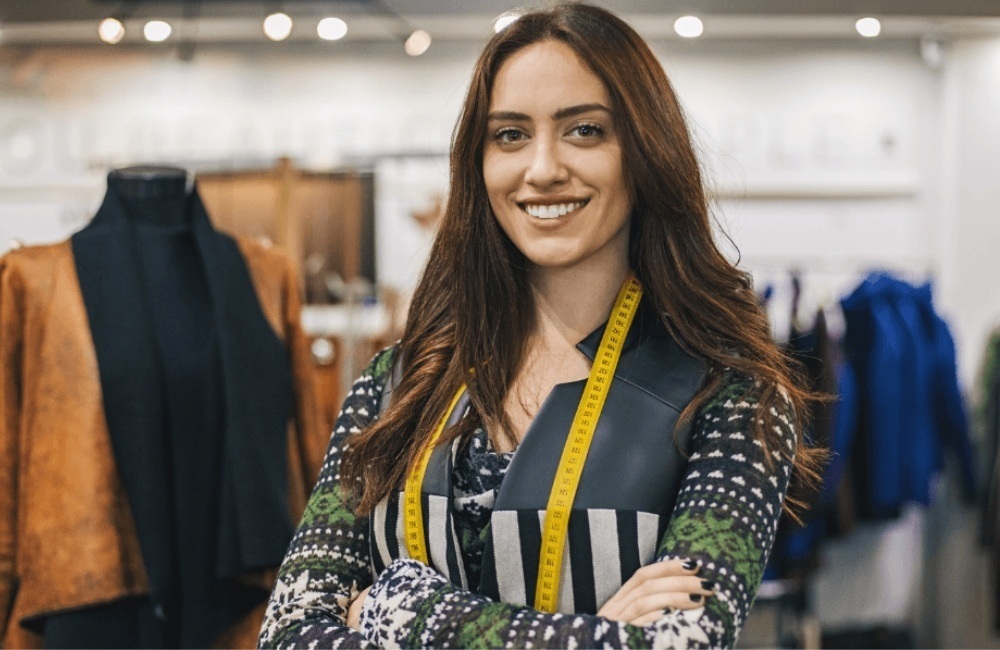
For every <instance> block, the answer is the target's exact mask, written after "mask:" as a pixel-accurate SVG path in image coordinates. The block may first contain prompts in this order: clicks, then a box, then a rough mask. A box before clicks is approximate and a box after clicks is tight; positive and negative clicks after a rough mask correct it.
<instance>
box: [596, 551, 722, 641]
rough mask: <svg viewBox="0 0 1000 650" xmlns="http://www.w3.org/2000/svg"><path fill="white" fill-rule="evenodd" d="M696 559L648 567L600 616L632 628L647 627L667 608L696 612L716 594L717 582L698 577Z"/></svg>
mask: <svg viewBox="0 0 1000 650" xmlns="http://www.w3.org/2000/svg"><path fill="white" fill-rule="evenodd" d="M700 569H701V564H699V563H697V562H695V561H694V560H666V561H663V562H653V563H652V564H648V565H646V566H644V567H642V568H641V569H639V570H638V571H636V572H635V574H633V575H632V577H631V578H629V579H628V581H627V582H626V583H625V584H623V585H622V586H621V589H619V590H618V593H616V594H615V595H614V596H612V597H611V599H610V600H608V602H606V603H604V607H601V609H600V611H599V612H597V615H598V616H603V617H605V618H609V619H611V620H613V621H620V622H622V623H629V624H631V625H648V624H649V623H652V622H653V621H655V620H657V619H658V618H660V617H661V616H663V612H664V610H668V609H695V608H697V607H701V606H703V605H704V604H705V599H706V598H710V597H711V596H712V595H714V593H715V591H714V590H715V583H713V582H712V581H710V580H702V579H701V578H699V577H698V571H699V570H700Z"/></svg>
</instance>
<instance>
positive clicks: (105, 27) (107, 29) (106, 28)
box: [97, 18, 125, 45]
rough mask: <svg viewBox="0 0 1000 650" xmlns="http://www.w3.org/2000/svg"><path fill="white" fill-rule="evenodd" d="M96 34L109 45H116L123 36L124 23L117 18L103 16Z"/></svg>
mask: <svg viewBox="0 0 1000 650" xmlns="http://www.w3.org/2000/svg"><path fill="white" fill-rule="evenodd" d="M97 35H98V36H100V37H101V40H102V41H104V42H105V43H108V44H109V45H118V44H119V43H121V42H122V39H123V38H125V25H122V21H120V20H118V19H117V18H105V19H104V20H102V21H101V24H100V25H98V26H97Z"/></svg>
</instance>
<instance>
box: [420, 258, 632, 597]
mask: <svg viewBox="0 0 1000 650" xmlns="http://www.w3.org/2000/svg"><path fill="white" fill-rule="evenodd" d="M641 298H642V285H641V284H639V281H638V280H636V279H635V276H633V275H631V274H629V277H628V278H627V279H626V280H625V284H623V285H622V288H621V290H620V291H619V292H618V298H617V300H616V301H615V306H614V309H613V310H612V311H611V318H610V319H609V320H608V324H607V326H605V328H604V335H603V336H602V337H601V345H600V347H599V348H598V350H597V355H596V357H595V359H594V364H593V366H592V367H591V369H590V377H588V379H587V385H586V386H585V387H584V389H583V397H582V398H581V399H580V403H579V405H578V406H577V408H576V415H575V416H574V417H573V425H572V426H571V427H570V435H569V437H568V438H567V440H566V445H565V446H564V447H563V452H562V456H561V457H560V459H559V467H558V469H557V470H556V479H555V481H554V482H553V483H552V492H551V493H550V494H549V502H548V507H547V510H546V516H545V527H544V530H543V531H542V549H541V554H540V555H539V557H538V582H537V584H536V587H535V609H538V610H541V611H544V612H555V611H556V607H557V606H558V604H559V579H560V576H561V575H562V558H563V549H564V548H565V546H566V534H567V532H568V530H569V516H570V510H571V508H572V507H573V499H574V498H575V497H576V491H577V488H578V487H579V485H580V476H581V475H582V474H583V466H584V463H586V460H587V452H588V451H589V450H590V442H591V440H593V437H594V431H595V430H596V428H597V421H598V420H599V419H600V417H601V411H602V410H603V409H604V402H605V400H606V399H607V396H608V390H609V388H610V387H611V380H612V379H613V378H614V376H615V368H616V367H617V366H618V359H619V358H621V352H622V346H623V345H624V343H625V336H626V335H627V334H628V330H629V328H630V327H631V326H632V320H633V318H634V317H635V313H636V310H637V308H638V306H639V300H640V299H641ZM464 392H465V385H464V384H463V385H462V387H461V388H459V389H458V392H457V393H455V397H453V398H452V400H451V405H450V406H449V407H448V410H447V411H446V412H445V414H444V416H443V417H442V418H441V421H440V422H439V423H438V425H437V427H436V428H435V429H434V432H433V433H432V434H431V438H430V440H428V441H427V444H426V446H425V447H424V448H423V450H421V452H420V456H419V457H418V459H417V463H416V466H415V467H414V468H413V471H412V472H411V473H410V475H409V476H408V477H407V479H406V487H405V490H404V496H403V498H404V502H405V503H404V508H405V510H404V515H403V519H404V522H403V528H404V531H403V534H404V536H405V538H406V549H407V551H408V552H409V554H410V557H411V558H413V559H414V560H418V561H420V562H423V563H424V564H430V562H429V561H428V557H427V544H426V541H425V537H424V517H423V506H422V503H421V499H420V497H421V487H422V485H423V482H424V474H425V473H426V472H427V463H428V462H429V460H430V454H431V450H432V449H433V448H434V445H435V443H436V442H437V440H438V438H439V437H440V436H441V432H442V431H444V428H445V426H446V425H447V423H448V420H449V419H450V418H451V414H452V412H453V411H454V410H455V405H456V404H458V400H459V399H460V398H461V397H462V394H463V393H464Z"/></svg>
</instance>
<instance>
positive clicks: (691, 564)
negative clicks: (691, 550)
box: [681, 560, 698, 571]
mask: <svg viewBox="0 0 1000 650" xmlns="http://www.w3.org/2000/svg"><path fill="white" fill-rule="evenodd" d="M681 566H682V567H684V568H685V569H686V570H688V571H694V570H695V569H697V568H698V563H697V562H696V561H694V560H686V561H685V562H684V564H682V565H681Z"/></svg>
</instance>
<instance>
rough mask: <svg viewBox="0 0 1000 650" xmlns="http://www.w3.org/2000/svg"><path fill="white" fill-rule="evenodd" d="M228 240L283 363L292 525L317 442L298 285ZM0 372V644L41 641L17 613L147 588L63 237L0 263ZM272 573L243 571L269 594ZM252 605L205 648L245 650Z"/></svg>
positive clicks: (275, 258)
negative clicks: (286, 356)
mask: <svg viewBox="0 0 1000 650" xmlns="http://www.w3.org/2000/svg"><path fill="white" fill-rule="evenodd" d="M237 241H238V243H239V246H240V250H241V252H242V253H243V257H244V259H245V260H246V263H247V268H248V269H249V271H250V276H251V278H252V281H253V284H254V287H255V289H256V292H257V297H258V300H259V301H260V305H261V308H262V310H263V312H264V315H265V316H266V318H267V320H268V322H269V323H270V324H271V327H272V328H273V329H274V331H275V332H276V333H277V335H278V337H279V338H280V339H281V340H282V341H284V342H285V344H286V345H287V346H288V348H289V352H290V358H291V360H292V366H293V367H292V368H291V370H292V373H293V378H294V380H295V385H296V403H295V416H294V420H293V421H291V422H289V428H288V469H289V474H288V475H289V483H290V485H289V486H288V487H289V489H288V495H289V503H288V507H289V510H290V513H291V515H292V518H293V520H297V519H298V518H299V517H300V516H301V514H302V511H303V510H304V508H305V503H306V499H307V498H308V495H309V492H310V490H311V489H312V486H313V483H314V481H315V479H316V476H317V475H318V473H319V467H320V464H321V463H322V459H323V455H324V453H325V450H326V445H327V442H328V440H329V433H328V432H326V431H323V430H322V428H321V424H320V421H319V411H318V409H317V407H316V403H315V400H316V398H315V393H314V392H313V387H312V376H311V369H312V366H311V361H310V356H309V351H308V346H307V342H306V339H305V337H304V335H303V333H302V330H301V327H300V325H299V313H300V310H301V299H300V296H299V289H298V280H297V276H296V274H295V271H294V270H293V268H292V266H291V263H290V261H289V260H288V259H287V257H285V256H284V255H282V254H280V253H278V252H277V251H275V250H270V249H268V248H267V247H265V246H264V245H263V244H261V243H259V242H257V241H254V240H250V239H239V238H238V239H237ZM0 369H2V370H0V372H2V374H0V639H2V640H0V643H2V645H3V647H8V648H9V647H20V648H30V647H40V644H41V642H42V639H41V637H40V636H38V635H37V634H34V633H33V632H31V631H30V630H28V629H26V628H25V627H23V626H22V625H21V624H20V623H21V622H22V621H25V620H30V619H34V618H39V617H44V616H45V615H46V614H50V613H54V612H59V611H64V610H69V609H75V608H80V607H86V606H88V605H95V604H98V603H107V602H110V601H113V600H116V599H118V598H122V597H124V596H133V595H139V594H144V593H147V592H148V580H147V576H146V572H145V568H144V567H143V562H142V556H141V553H140V549H139V542H138V538H137V535H136V529H135V523H134V521H133V519H132V514H131V511H130V509H129V503H128V498H127V496H126V494H125V492H124V489H123V487H122V483H121V479H120V477H119V475H118V472H117V470H116V467H115V462H114V455H113V453H112V447H111V439H110V436H109V434H108V428H107V424H106V422H105V418H104V410H103V405H102V398H101V384H100V376H99V374H98V368H97V358H96V353H95V351H94V344H93V341H92V338H91V333H90V328H89V325H88V319H87V313H86V311H85V308H84V303H83V298H82V296H81V293H80V284H79V281H78V279H77V275H76V266H75V264H74V259H73V253H72V248H71V246H70V243H69V241H65V242H62V243H59V244H54V245H48V246H32V247H27V248H23V249H19V250H14V251H11V252H9V253H8V254H7V255H5V256H4V257H2V258H0ZM275 575H276V570H274V571H268V572H261V573H259V574H254V575H247V576H245V579H246V581H247V582H248V583H251V584H254V585H260V586H261V587H264V588H266V589H270V588H271V587H272V585H273V581H274V578H275ZM263 608H264V605H263V604H261V606H260V607H259V608H257V609H256V610H255V611H253V612H251V613H250V615H248V616H247V617H246V618H245V619H243V620H242V621H241V622H240V623H238V624H237V625H235V626H234V627H233V628H230V630H228V631H227V633H226V634H225V635H224V636H223V637H222V638H220V639H219V640H218V642H217V643H218V645H220V646H224V647H248V648H250V647H254V646H255V645H256V640H257V634H258V632H259V628H260V621H261V617H262V615H263Z"/></svg>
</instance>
